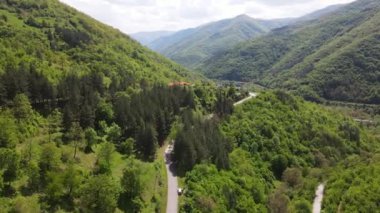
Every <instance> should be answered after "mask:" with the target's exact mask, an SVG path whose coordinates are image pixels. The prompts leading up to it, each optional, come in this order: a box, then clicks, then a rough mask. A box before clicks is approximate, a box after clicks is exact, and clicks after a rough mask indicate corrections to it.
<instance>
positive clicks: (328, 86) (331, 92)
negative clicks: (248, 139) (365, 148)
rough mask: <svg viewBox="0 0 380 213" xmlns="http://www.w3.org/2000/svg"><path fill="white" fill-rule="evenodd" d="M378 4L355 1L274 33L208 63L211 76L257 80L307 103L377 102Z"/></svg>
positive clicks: (379, 76) (206, 68) (205, 66)
mask: <svg viewBox="0 0 380 213" xmlns="http://www.w3.org/2000/svg"><path fill="white" fill-rule="evenodd" d="M379 26H380V2H379V1H376V0H358V1H356V2H354V3H351V4H349V5H346V6H344V7H341V8H339V9H338V10H336V11H335V12H334V13H332V14H329V15H327V16H323V17H321V18H319V19H317V20H313V21H309V22H304V23H302V22H301V23H297V24H294V25H290V26H286V27H283V28H280V29H275V30H273V31H272V32H271V33H269V34H268V35H267V36H265V37H261V38H258V39H255V40H252V41H250V42H245V43H242V44H240V45H239V46H238V47H236V48H233V49H231V50H229V51H227V52H226V53H224V54H219V55H217V56H215V57H213V58H211V59H210V60H207V61H206V62H204V63H203V66H201V69H202V70H203V71H204V72H205V73H206V75H207V76H209V77H211V78H219V79H229V80H238V81H255V82H259V83H261V84H263V85H265V86H268V87H275V88H284V89H287V90H291V91H296V92H297V93H298V94H301V95H303V96H304V97H305V98H307V99H308V100H313V101H321V99H320V98H324V99H329V100H339V101H351V102H365V103H376V104H378V103H380V91H379V88H380V83H379V82H380V81H379V79H380V72H379V69H378V67H380V64H379V62H380V56H379V54H378V53H379V52H380V51H379V34H378V32H379Z"/></svg>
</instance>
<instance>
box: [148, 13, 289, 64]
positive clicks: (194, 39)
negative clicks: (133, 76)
mask: <svg viewBox="0 0 380 213" xmlns="http://www.w3.org/2000/svg"><path fill="white" fill-rule="evenodd" d="M290 21H291V19H278V20H259V19H253V18H251V17H249V16H247V15H240V16H237V17H235V18H232V19H225V20H221V21H217V22H213V23H209V24H205V25H202V26H199V27H197V28H192V29H186V30H181V31H179V32H176V33H174V34H172V35H169V36H163V37H161V38H159V39H157V40H155V41H153V42H151V43H150V44H148V45H147V46H148V47H150V48H151V49H153V50H155V51H157V52H159V53H162V54H163V55H165V56H167V57H169V58H170V59H173V60H174V61H176V62H178V63H180V64H182V65H184V66H186V67H189V68H195V67H197V66H198V65H199V64H200V63H201V62H202V61H204V60H206V59H208V58H209V57H210V56H213V55H215V54H217V53H219V52H223V51H225V50H227V49H228V48H232V47H234V46H235V45H236V44H238V43H239V42H242V41H247V40H249V39H251V38H255V37H258V36H260V35H263V34H265V33H267V32H268V31H269V30H271V29H274V28H277V27H282V26H284V25H286V24H287V23H289V22H290Z"/></svg>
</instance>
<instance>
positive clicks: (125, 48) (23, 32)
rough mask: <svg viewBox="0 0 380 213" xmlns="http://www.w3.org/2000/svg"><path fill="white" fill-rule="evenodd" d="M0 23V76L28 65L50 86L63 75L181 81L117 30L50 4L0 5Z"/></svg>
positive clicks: (178, 73) (19, 0) (13, 0)
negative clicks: (44, 78) (93, 75)
mask: <svg viewBox="0 0 380 213" xmlns="http://www.w3.org/2000/svg"><path fill="white" fill-rule="evenodd" d="M0 22H1V25H0V37H1V41H0V49H1V51H0V58H1V59H0V73H5V72H11V70H9V69H11V68H12V69H16V70H17V69H23V68H21V67H28V68H29V67H30V66H32V67H33V69H34V70H35V71H36V72H38V73H41V74H42V75H43V76H45V77H47V78H48V80H49V81H50V82H52V83H57V82H58V81H59V80H60V79H62V77H63V76H65V75H67V74H69V73H77V74H79V75H84V74H88V73H90V72H97V73H102V75H104V77H105V78H107V79H119V80H121V81H123V80H128V81H129V82H130V83H131V85H132V83H134V82H139V81H140V80H142V79H146V80H147V81H161V82H168V81H172V80H175V79H177V80H178V79H182V78H184V77H185V76H186V71H185V70H184V69H182V68H181V67H180V66H178V65H176V64H174V63H172V62H170V61H169V60H166V59H165V58H163V57H161V56H159V55H158V54H156V53H154V52H152V51H150V50H148V49H146V48H144V47H142V46H141V45H139V44H138V43H137V42H135V41H134V40H132V39H130V38H129V37H128V36H126V35H124V34H122V33H121V32H119V31H118V30H115V29H113V28H111V27H108V26H106V25H104V24H101V23H99V22H97V21H95V20H94V19H92V18H89V17H88V16H85V15H84V14H81V13H79V12H77V11H76V10H74V9H72V8H70V7H68V6H65V5H63V4H61V3H59V2H58V1H55V0H37V1H28V0H9V1H1V3H0ZM12 71H13V70H12Z"/></svg>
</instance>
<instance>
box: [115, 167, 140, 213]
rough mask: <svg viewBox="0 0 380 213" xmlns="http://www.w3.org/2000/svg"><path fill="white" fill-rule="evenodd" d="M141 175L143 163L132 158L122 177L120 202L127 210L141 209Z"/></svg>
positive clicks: (123, 208)
mask: <svg viewBox="0 0 380 213" xmlns="http://www.w3.org/2000/svg"><path fill="white" fill-rule="evenodd" d="M141 175H142V171H141V165H139V163H138V162H137V161H136V160H133V159H131V160H130V162H129V166H128V168H126V169H125V170H124V171H123V177H122V179H121V188H122V193H121V196H120V198H119V204H120V206H121V207H122V210H124V211H125V212H131V213H132V212H139V211H141V208H142V198H141V195H142V191H143V185H142V180H141Z"/></svg>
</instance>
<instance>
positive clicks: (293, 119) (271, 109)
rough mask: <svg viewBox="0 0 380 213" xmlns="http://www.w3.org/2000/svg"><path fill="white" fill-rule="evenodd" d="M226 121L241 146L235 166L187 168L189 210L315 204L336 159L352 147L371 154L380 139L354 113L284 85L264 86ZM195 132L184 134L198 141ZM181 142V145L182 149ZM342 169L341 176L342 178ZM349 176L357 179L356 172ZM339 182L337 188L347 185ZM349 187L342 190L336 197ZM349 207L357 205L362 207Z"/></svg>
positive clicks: (297, 208) (294, 208)
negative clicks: (271, 89)
mask: <svg viewBox="0 0 380 213" xmlns="http://www.w3.org/2000/svg"><path fill="white" fill-rule="evenodd" d="M220 128H221V129H222V131H223V133H224V134H225V135H226V136H227V137H228V138H229V140H230V141H231V142H232V143H233V147H235V149H234V150H233V152H232V153H231V154H230V156H229V158H228V159H229V162H230V166H229V168H228V169H226V170H220V171H218V170H217V169H216V167H215V166H214V165H205V164H201V165H199V166H195V167H194V168H193V169H192V170H191V171H189V172H187V173H186V179H185V184H186V187H185V195H184V196H185V198H184V204H183V205H182V206H181V210H182V211H184V212H279V213H280V212H281V213H282V212H311V201H312V200H313V199H314V196H315V188H316V187H317V185H318V184H319V183H321V182H322V181H323V178H328V177H329V174H330V172H331V171H333V172H332V173H333V174H335V171H334V170H335V169H336V167H335V166H336V164H338V163H339V162H341V161H342V160H343V162H344V159H346V158H347V157H349V156H350V155H352V154H360V153H363V155H368V153H369V152H371V151H373V150H375V147H376V141H374V140H373V139H371V137H369V136H368V133H367V132H366V131H365V130H363V129H362V128H360V127H359V126H358V125H357V124H355V123H354V122H353V121H352V120H350V119H348V118H345V117H343V116H342V115H340V114H339V113H336V112H335V111H330V110H328V109H325V108H323V107H320V106H318V105H316V104H312V103H308V102H305V101H303V100H302V99H299V98H297V97H294V96H292V95H289V94H287V93H284V92H280V91H274V92H263V93H261V94H260V95H259V96H258V97H257V98H255V99H253V100H250V101H248V102H246V103H244V104H242V105H241V106H237V107H235V109H234V112H233V113H232V115H231V116H228V117H225V119H224V120H222V122H221V124H220ZM194 129H195V128H194ZM203 129H205V128H203ZM201 132H202V131H197V133H196V134H195V133H193V134H192V135H199V134H200V133H201ZM208 132H210V131H209V130H208ZM192 135H186V137H185V138H190V139H189V140H191V141H194V144H196V143H195V141H198V140H196V139H193V137H194V136H192ZM178 136H179V135H177V137H178ZM207 137H209V136H207ZM178 139H181V138H177V140H178ZM179 141H181V140H179ZM177 143H178V141H176V146H177V145H178V146H180V148H184V147H186V146H184V145H183V144H179V143H178V144H177ZM176 146H175V147H174V148H175V151H176V149H180V148H176ZM193 150H195V151H193V152H189V153H190V154H191V155H184V154H182V155H181V156H186V157H185V158H184V159H186V160H187V161H185V162H186V163H188V162H191V160H193V159H194V158H192V157H194V156H196V154H197V150H202V151H203V150H207V149H205V148H202V149H193ZM200 153H202V152H200ZM174 154H175V153H174ZM188 156H190V157H188ZM206 162H207V161H206ZM179 165H180V167H179V168H183V166H184V165H181V164H179ZM353 165H356V164H350V165H346V167H345V168H348V167H349V166H353ZM328 166H331V171H330V169H327V168H326V167H328ZM317 167H320V168H317ZM338 168H339V167H338ZM339 171H341V170H339V169H338V170H337V173H336V175H337V177H336V178H334V182H335V181H336V182H338V178H341V176H338V174H339V175H341V173H339ZM368 176H370V177H369V179H371V181H370V183H373V182H372V179H374V180H373V181H376V180H375V179H376V178H373V177H372V173H371V175H368ZM332 177H333V176H332ZM350 177H355V175H352V176H350ZM276 179H277V180H276ZM344 180H345V181H346V182H347V183H346V184H349V183H352V178H351V179H350V178H348V177H347V178H346V179H344ZM280 181H281V182H280ZM340 186H341V185H339V186H336V187H334V188H336V189H335V190H340V189H341V190H344V189H342V188H340ZM357 186H358V187H360V186H362V185H361V184H359V185H357ZM327 187H329V180H328V181H327ZM358 191H360V190H358ZM375 192H376V190H375V189H374V190H372V191H371V193H375ZM327 193H328V190H327V192H326V196H327ZM342 194H344V192H342V191H339V192H336V193H334V194H333V195H331V199H333V198H339V197H341V196H343V195H342ZM373 197H375V198H376V195H374V196H373ZM334 202H337V203H338V204H336V203H334V204H332V206H334V205H339V199H335V201H334ZM348 203H349V201H347V205H348ZM358 203H359V202H358ZM324 204H325V203H324ZM369 205H370V206H371V205H373V203H369ZM372 208H374V207H372ZM349 209H350V211H352V212H356V209H360V207H357V206H351V207H350V208H349ZM326 211H327V212H334V211H336V209H334V210H333V209H326Z"/></svg>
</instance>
